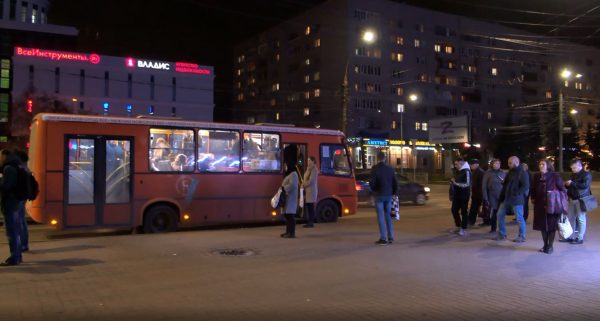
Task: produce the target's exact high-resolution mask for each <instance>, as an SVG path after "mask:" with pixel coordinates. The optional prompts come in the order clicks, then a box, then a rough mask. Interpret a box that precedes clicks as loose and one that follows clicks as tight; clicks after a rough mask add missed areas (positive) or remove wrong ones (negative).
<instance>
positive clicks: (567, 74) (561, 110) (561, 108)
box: [558, 68, 583, 173]
mask: <svg viewBox="0 0 600 321" xmlns="http://www.w3.org/2000/svg"><path fill="white" fill-rule="evenodd" d="M572 74H573V73H572V72H571V71H570V70H569V69H567V68H565V69H563V70H562V72H561V73H560V77H561V78H562V79H564V80H565V81H567V80H569V79H571V75H572ZM581 77H583V75H582V74H579V73H577V74H576V75H575V78H578V79H579V78H581ZM563 86H564V84H561V85H560V91H559V93H558V171H559V172H560V173H562V172H563V171H564V167H563V158H564V151H563V149H564V146H563V134H564V133H563V132H564V128H563V127H564V119H563V117H564V110H565V106H564V104H565V98H564V94H563V89H562V88H563Z"/></svg>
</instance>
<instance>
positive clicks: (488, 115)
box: [487, 112, 492, 120]
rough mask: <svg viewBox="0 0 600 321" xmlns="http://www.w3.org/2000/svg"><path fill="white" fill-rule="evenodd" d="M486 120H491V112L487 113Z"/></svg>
mask: <svg viewBox="0 0 600 321" xmlns="http://www.w3.org/2000/svg"><path fill="white" fill-rule="evenodd" d="M487 118H488V120H491V119H492V113H491V112H488V113H487Z"/></svg>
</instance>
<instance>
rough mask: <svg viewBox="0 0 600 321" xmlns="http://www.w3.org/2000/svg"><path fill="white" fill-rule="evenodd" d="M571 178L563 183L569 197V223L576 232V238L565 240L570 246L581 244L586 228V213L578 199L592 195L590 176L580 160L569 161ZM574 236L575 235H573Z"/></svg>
mask: <svg viewBox="0 0 600 321" xmlns="http://www.w3.org/2000/svg"><path fill="white" fill-rule="evenodd" d="M571 171H572V172H573V174H571V177H570V179H569V180H568V181H566V182H565V185H566V186H567V195H568V196H569V221H570V223H571V226H573V230H577V236H576V237H573V236H572V237H571V238H569V239H566V240H561V241H568V242H571V244H583V238H584V237H585V231H586V227H587V213H586V212H584V211H583V210H582V209H581V203H580V199H581V198H582V197H585V196H589V195H591V194H592V191H591V190H590V187H591V185H592V174H590V172H588V171H585V170H584V169H583V164H582V163H581V159H579V158H575V159H573V160H572V161H571ZM573 234H575V233H573Z"/></svg>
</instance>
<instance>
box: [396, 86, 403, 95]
mask: <svg viewBox="0 0 600 321" xmlns="http://www.w3.org/2000/svg"><path fill="white" fill-rule="evenodd" d="M403 95H404V88H402V87H397V88H396V96H403Z"/></svg>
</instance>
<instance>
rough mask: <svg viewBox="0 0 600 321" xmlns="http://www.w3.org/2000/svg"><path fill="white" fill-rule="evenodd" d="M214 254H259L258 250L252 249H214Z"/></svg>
mask: <svg viewBox="0 0 600 321" xmlns="http://www.w3.org/2000/svg"><path fill="white" fill-rule="evenodd" d="M212 254H214V255H222V256H251V255H255V254H257V251H255V250H251V249H219V250H213V251H212Z"/></svg>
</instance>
